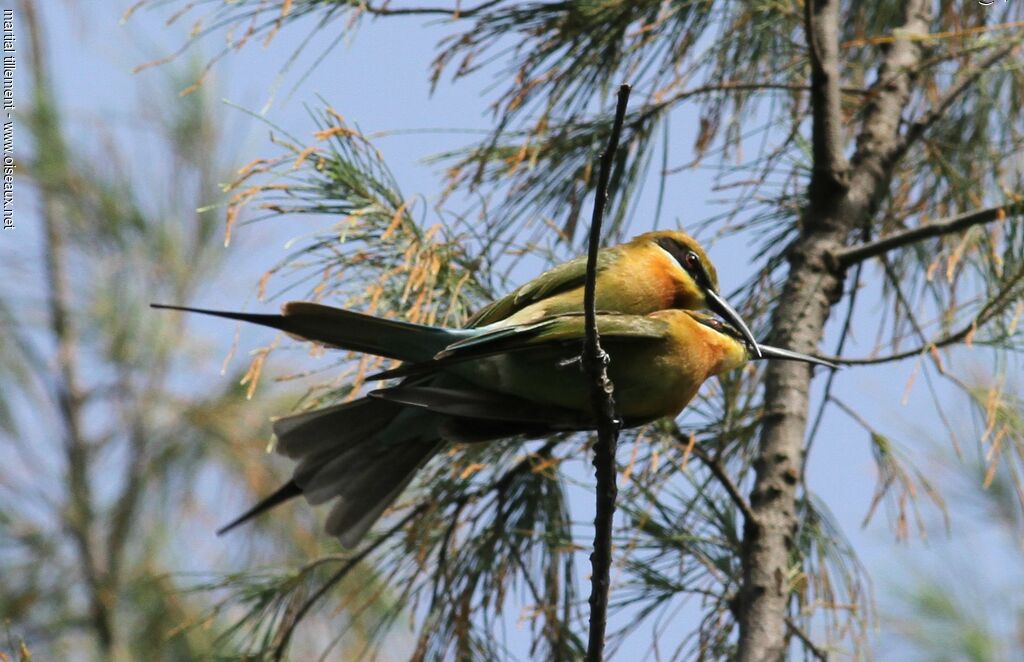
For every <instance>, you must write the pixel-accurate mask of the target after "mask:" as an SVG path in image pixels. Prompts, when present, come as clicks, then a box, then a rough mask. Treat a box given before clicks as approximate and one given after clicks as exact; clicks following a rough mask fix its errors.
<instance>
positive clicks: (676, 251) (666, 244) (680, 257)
mask: <svg viewBox="0 0 1024 662" xmlns="http://www.w3.org/2000/svg"><path fill="white" fill-rule="evenodd" d="M655 243H656V244H658V246H661V247H662V248H663V249H665V250H666V251H667V252H668V254H669V255H671V256H672V257H673V258H674V259H675V261H676V262H678V263H679V266H681V267H682V268H683V269H684V270H685V271H686V272H687V273H688V274H690V275H691V276H693V279H694V280H695V281H697V284H698V285H700V286H701V287H703V288H706V289H710V288H711V279H710V278H708V273H707V271H705V269H704V265H703V264H702V263H701V261H700V258H699V257H698V258H697V268H696V269H691V268H690V267H689V266H687V264H686V262H687V260H686V256H687V255H689V254H690V253H694V251H693V250H692V249H691V248H689V247H688V246H684V245H683V244H680V243H679V242H678V241H675V240H674V239H670V238H668V237H658V238H657V239H656V240H655Z"/></svg>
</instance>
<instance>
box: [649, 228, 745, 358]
mask: <svg viewBox="0 0 1024 662" xmlns="http://www.w3.org/2000/svg"><path fill="white" fill-rule="evenodd" d="M634 242H638V243H646V244H649V245H651V246H653V247H655V248H656V249H657V250H660V251H662V252H664V253H665V254H666V255H667V256H668V258H669V260H668V264H669V265H670V267H669V269H670V276H671V277H672V280H673V282H674V283H675V286H676V293H677V294H676V305H677V307H679V308H684V309H687V310H701V309H704V308H706V309H708V310H711V311H714V312H715V313H718V314H719V315H721V316H722V317H723V318H725V319H726V321H728V322H729V324H732V325H733V326H734V327H736V329H737V330H738V331H739V332H740V333H741V334H742V336H743V339H744V340H745V341H746V342H747V343H748V345H749V348H750V351H751V353H752V355H753V356H754V358H760V350H759V349H758V344H757V339H756V338H754V334H753V333H751V332H750V328H749V327H748V326H747V324H746V322H744V321H743V318H742V317H740V314H739V313H737V312H736V310H735V309H734V308H733V307H732V306H730V305H729V302H727V301H726V300H725V298H724V297H722V295H720V294H719V293H718V272H717V271H715V265H713V264H712V263H711V260H709V259H708V256H707V253H705V252H704V249H703V248H702V247H701V245H700V244H698V243H697V240H696V239H694V238H693V237H691V236H690V235H688V234H686V233H685V232H682V231H680V230H661V231H657V232H648V233H646V234H642V235H640V236H638V237H637V238H636V239H634Z"/></svg>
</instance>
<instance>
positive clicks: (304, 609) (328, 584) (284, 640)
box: [274, 503, 429, 662]
mask: <svg viewBox="0 0 1024 662" xmlns="http://www.w3.org/2000/svg"><path fill="white" fill-rule="evenodd" d="M428 505H429V504H427V503H423V504H421V505H420V506H418V507H416V508H414V509H412V510H411V511H409V513H408V514H407V515H406V516H405V517H403V518H402V519H400V520H399V521H398V522H395V524H394V526H392V527H391V528H390V529H388V530H387V531H385V532H384V533H382V534H381V536H380V537H379V538H377V539H376V540H374V541H373V542H372V543H371V544H369V545H367V546H366V547H364V548H363V551H361V552H359V553H358V554H356V555H355V556H352V557H351V558H349V559H348V561H346V562H345V564H344V565H342V566H341V568H339V569H338V571H337V572H335V573H334V574H333V575H331V576H330V577H329V578H328V579H327V581H325V582H324V583H323V585H322V586H321V587H320V588H318V589H317V590H316V592H315V593H313V595H311V596H309V598H308V599H307V600H306V601H305V602H304V603H302V606H301V607H299V610H298V611H297V612H295V615H294V616H293V617H292V619H291V622H290V623H288V627H287V628H285V630H284V632H283V633H282V634H281V639H280V642H279V643H278V644H277V648H276V649H274V662H280V661H281V660H282V659H284V653H285V651H286V650H287V649H288V643H289V642H290V641H291V638H292V634H294V632H295V628H296V627H297V626H298V625H299V623H301V622H302V619H303V618H305V617H306V614H307V613H309V610H310V609H312V608H313V606H314V605H315V604H316V603H317V602H319V601H320V598H322V597H324V595H326V594H327V591H329V590H331V588H332V587H333V586H335V585H336V584H337V583H338V582H340V581H341V580H342V579H344V578H345V577H346V576H347V575H348V573H349V572H351V571H352V569H353V568H355V567H356V566H357V565H359V563H360V562H361V561H362V560H363V559H365V558H366V557H367V556H369V555H370V553H371V552H373V551H374V550H376V549H377V548H378V547H380V546H381V545H383V544H384V543H385V542H386V541H387V540H389V539H390V538H391V536H393V535H395V534H396V533H398V532H399V531H400V530H402V528H403V527H404V526H405V525H406V524H408V523H409V522H411V521H412V519H413V518H414V517H416V516H417V515H419V514H420V513H421V512H423V511H424V510H426V509H427V506H428Z"/></svg>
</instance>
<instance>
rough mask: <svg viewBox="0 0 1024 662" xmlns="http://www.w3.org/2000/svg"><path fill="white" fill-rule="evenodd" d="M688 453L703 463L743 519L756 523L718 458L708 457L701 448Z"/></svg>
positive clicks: (738, 489)
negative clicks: (741, 514)
mask: <svg viewBox="0 0 1024 662" xmlns="http://www.w3.org/2000/svg"><path fill="white" fill-rule="evenodd" d="M690 452H691V453H693V454H694V455H695V456H696V457H697V459H699V460H700V461H701V462H703V463H704V466H706V467H707V468H708V471H710V472H711V475H712V476H714V477H715V478H716V479H717V480H718V482H719V483H721V485H722V487H724V488H725V491H726V493H728V494H729V498H730V499H732V502H733V503H734V504H736V507H737V508H739V509H740V512H741V513H743V517H744V519H745V520H747V521H748V522H750V523H751V524H754V523H756V522H757V517H756V516H755V515H754V511H753V510H751V509H750V504H749V503H747V500H746V499H744V498H743V494H742V493H741V492H740V488H739V487H738V486H737V485H736V483H735V482H734V481H733V479H732V477H730V476H729V472H727V471H726V470H725V467H724V466H722V462H721V461H720V460H719V459H718V458H715V457H712V456H711V455H708V453H707V452H705V451H704V449H703V448H700V447H698V446H694V447H693V450H692V451H690Z"/></svg>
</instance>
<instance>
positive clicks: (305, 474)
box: [160, 302, 828, 547]
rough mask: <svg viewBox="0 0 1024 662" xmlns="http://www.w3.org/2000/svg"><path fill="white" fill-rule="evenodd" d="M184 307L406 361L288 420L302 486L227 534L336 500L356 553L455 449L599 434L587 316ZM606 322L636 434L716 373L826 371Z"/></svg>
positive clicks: (679, 327)
mask: <svg viewBox="0 0 1024 662" xmlns="http://www.w3.org/2000/svg"><path fill="white" fill-rule="evenodd" d="M160 307H169V306H160ZM182 310H189V311H192V312H199V313H206V314H212V315H216V316H220V317H226V318H230V319H239V320H244V321H249V322H254V323H257V324H262V325H265V326H271V327H274V328H278V329H282V330H284V331H287V332H288V333H291V334H293V335H296V336H299V337H300V338H304V339H307V340H313V341H316V342H319V343H322V344H326V345H329V346H332V347H338V348H342V349H347V350H354V351H360V352H366V353H370V354H376V355H380V356H386V357H390V358H394V359H399V360H402V361H405V362H406V363H405V364H403V365H402V366H400V367H399V368H396V369H394V370H390V371H387V372H384V373H381V374H380V375H378V376H376V378H379V379H385V378H391V377H404V379H403V381H402V382H401V383H400V384H398V385H397V386H394V387H391V388H383V389H379V390H377V391H373V392H372V393H370V394H369V395H368V396H367V397H364V398H361V399H358V400H355V401H353V402H350V403H345V404H341V405H336V406H333V407H327V408H324V409H320V410H316V411H311V412H306V413H301V414H298V415H294V416H289V417H286V418H281V419H278V420H276V421H275V422H274V432H275V434H276V436H277V438H278V446H277V449H278V451H279V452H280V453H282V454H284V455H286V456H289V457H291V458H293V459H295V460H297V461H298V465H297V467H296V469H295V472H294V475H293V479H292V481H291V482H290V483H289V484H288V485H286V486H285V487H283V488H282V489H281V490H279V491H278V492H276V493H275V494H273V495H271V496H270V497H268V498H267V499H265V500H264V501H263V502H261V503H260V504H258V505H257V506H256V507H255V508H253V509H252V510H250V511H249V512H247V513H245V514H244V515H242V516H241V517H240V518H238V519H237V520H236V521H235V522H232V523H231V524H229V525H228V526H227V527H225V528H224V529H222V531H223V530H227V529H229V528H232V527H234V526H235V525H237V524H239V523H241V522H243V521H245V520H247V519H249V518H251V517H252V516H254V515H256V514H258V513H260V512H262V511H264V510H266V509H268V508H270V507H272V506H273V505H276V504H277V503H280V502H281V501H284V500H285V499H287V498H290V497H292V496H296V495H298V494H303V495H305V497H306V499H307V500H308V501H309V502H310V503H313V504H317V503H323V502H326V501H329V500H332V499H337V501H336V503H335V505H334V507H333V509H332V511H331V514H330V516H329V517H328V521H327V525H326V529H327V531H328V533H330V534H332V535H336V536H338V537H339V539H340V541H341V542H342V544H343V545H345V546H346V547H351V546H354V545H355V544H357V543H358V542H359V540H360V539H361V538H362V536H363V535H364V534H365V533H366V532H367V531H368V530H369V528H370V527H371V526H372V525H373V523H374V522H375V521H376V520H377V518H378V517H380V515H381V514H382V513H383V512H384V510H385V509H386V508H387V506H388V505H389V504H390V503H391V502H392V501H393V500H394V499H395V498H397V497H398V495H399V494H400V493H401V491H402V490H403V489H404V488H405V487H406V486H407V485H408V484H409V482H410V481H411V480H412V477H413V476H414V475H415V473H416V471H417V470H418V469H419V468H420V467H421V466H422V465H423V464H424V463H425V462H426V461H427V460H428V459H430V457H432V456H433V455H434V454H435V453H437V451H438V450H439V449H440V448H441V447H442V446H443V444H444V443H445V442H447V441H466V442H470V441H473V442H476V441H487V440H492V439H498V438H502V437H509V436H516V435H528V436H541V435H543V434H546V433H549V432H552V431H559V430H562V431H565V430H583V429H590V428H592V427H593V426H594V418H593V416H592V414H591V410H590V395H589V388H590V387H589V380H588V379H587V378H586V377H585V375H584V374H583V372H582V371H581V370H580V369H579V367H578V365H575V364H574V362H573V359H575V358H576V357H578V355H579V353H580V348H581V346H582V341H583V337H584V331H583V316H582V315H581V314H579V313H576V314H564V315H558V316H553V317H548V318H543V319H540V320H536V321H533V322H531V323H527V324H521V325H517V326H505V325H502V326H491V327H482V328H476V329H455V330H452V329H441V328H436V327H429V326H422V325H417V324H409V323H405V322H397V321H394V320H384V319H380V318H376V317H370V316H367V315H361V314H359V313H353V312H350V311H345V310H340V309H336V308H330V307H327V306H322V305H320V304H315V303H307V302H292V303H289V304H286V305H285V307H284V313H283V314H281V315H258V314H249V313H231V312H221V311H208V310H199V309H188V308H184V309H182ZM597 321H598V331H599V333H600V335H601V342H602V345H603V347H604V348H605V350H606V351H607V352H608V354H609V357H610V361H611V362H610V364H609V374H610V377H611V378H612V381H613V383H614V385H615V401H616V406H617V410H618V412H617V413H618V415H619V416H620V417H621V419H622V422H623V423H624V424H625V425H627V426H635V425H640V424H642V423H645V422H648V421H652V420H655V419H658V418H661V417H665V416H676V415H677V414H678V413H679V412H680V411H681V410H682V409H683V407H685V406H686V404H687V403H688V402H689V401H690V400H691V399H692V398H693V396H694V395H695V394H696V392H697V390H698V389H699V388H700V385H701V384H702V383H703V382H704V381H705V380H706V379H707V378H708V377H711V376H712V375H716V374H719V373H721V372H724V371H727V370H731V369H733V368H736V367H738V366H740V365H742V364H743V363H744V362H746V361H748V360H751V359H754V358H762V357H763V358H782V359H792V360H798V361H806V362H809V363H824V362H823V361H820V360H818V359H815V358H813V357H810V356H807V355H803V354H798V353H795V352H790V351H788V350H783V349H778V348H774V347H770V346H767V345H760V346H759V347H758V349H759V350H760V351H759V352H757V353H756V354H755V352H754V351H753V350H752V349H751V347H750V345H749V344H748V343H747V342H745V338H744V336H743V334H742V333H740V332H739V331H737V330H736V329H734V328H733V327H731V326H729V325H727V324H723V323H722V322H721V321H719V320H717V319H716V318H714V317H711V316H708V315H704V314H701V313H696V312H692V311H685V310H662V311H657V312H654V313H651V314H649V315H646V316H637V315H622V314H610V313H602V314H599V315H598V316H597ZM826 365H828V364H826Z"/></svg>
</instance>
